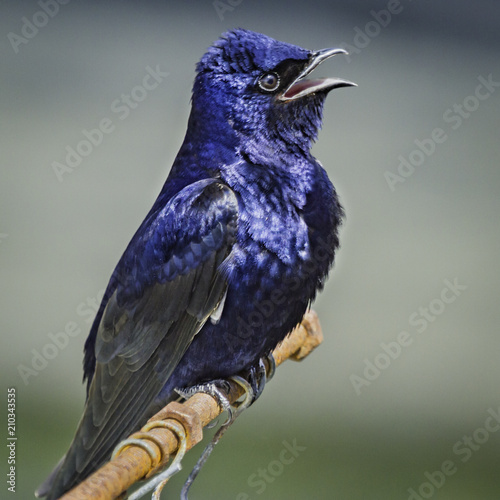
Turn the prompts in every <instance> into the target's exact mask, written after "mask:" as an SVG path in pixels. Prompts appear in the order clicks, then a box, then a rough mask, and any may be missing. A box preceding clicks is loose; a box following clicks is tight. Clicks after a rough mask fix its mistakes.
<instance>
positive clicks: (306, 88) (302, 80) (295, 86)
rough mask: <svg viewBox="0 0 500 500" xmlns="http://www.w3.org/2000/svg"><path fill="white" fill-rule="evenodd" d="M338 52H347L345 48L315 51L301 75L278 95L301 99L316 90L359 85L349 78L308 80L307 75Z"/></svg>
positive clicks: (283, 97) (284, 99) (282, 99)
mask: <svg viewBox="0 0 500 500" xmlns="http://www.w3.org/2000/svg"><path fill="white" fill-rule="evenodd" d="M337 54H347V52H346V51H345V50H344V49H323V50H318V51H317V52H313V53H312V54H311V57H310V59H309V63H308V64H307V66H306V67H305V68H304V69H303V70H302V72H301V73H300V74H299V76H298V77H297V78H296V79H295V80H294V81H293V82H292V83H291V84H290V85H289V86H288V87H287V89H286V90H285V91H284V92H283V93H282V94H281V95H280V96H279V97H278V99H279V100H280V101H292V100H295V99H300V98H301V97H304V96H306V95H309V94H314V93H315V92H328V91H330V90H332V89H337V88H340V87H357V85H356V84H355V83H353V82H350V81H349V80H342V79H340V78H319V79H316V80H307V79H306V77H307V76H308V75H309V74H310V73H311V72H312V71H313V70H314V69H315V68H316V67H318V66H319V65H320V64H321V63H322V62H323V61H326V60H327V59H329V58H330V57H333V56H335V55H337Z"/></svg>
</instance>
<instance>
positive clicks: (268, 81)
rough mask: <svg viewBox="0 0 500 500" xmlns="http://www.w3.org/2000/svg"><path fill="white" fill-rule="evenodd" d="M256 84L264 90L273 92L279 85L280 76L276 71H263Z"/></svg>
mask: <svg viewBox="0 0 500 500" xmlns="http://www.w3.org/2000/svg"><path fill="white" fill-rule="evenodd" d="M258 84H259V87H260V88H261V89H262V90H264V91H265V92H274V91H275V90H276V89H277V88H278V87H279V86H280V77H279V76H278V75H277V74H276V73H264V74H263V75H262V76H261V77H260V78H259V81H258Z"/></svg>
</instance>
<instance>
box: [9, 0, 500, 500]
mask: <svg viewBox="0 0 500 500" xmlns="http://www.w3.org/2000/svg"><path fill="white" fill-rule="evenodd" d="M225 3H226V5H229V3H228V2H227V1H226V2H225ZM232 3H233V4H237V5H235V6H234V7H232V10H229V9H228V10H226V11H225V12H224V13H223V19H220V17H219V16H218V14H217V11H216V9H215V7H214V4H213V2H211V1H209V0H207V1H204V2H196V3H195V2H180V1H178V2H161V3H160V2H158V3H153V2H151V3H148V2H141V3H139V2H136V3H133V2H106V3H101V4H98V3H97V2H96V3H95V4H94V3H92V2H86V3H83V4H82V3H81V2H80V3H78V2H70V3H69V4H67V5H61V6H60V9H59V12H58V13H57V14H56V15H55V16H54V17H53V18H52V19H50V20H49V22H48V23H47V24H46V26H44V27H41V28H40V29H39V32H38V33H37V34H36V35H35V36H33V37H32V38H31V39H29V40H28V43H26V44H22V45H20V46H19V47H18V52H17V53H16V52H15V51H14V49H13V47H12V45H11V43H10V41H9V39H8V34H9V33H16V34H18V35H20V34H21V27H22V25H23V20H22V18H23V16H25V17H26V18H28V19H29V20H32V19H33V16H34V15H35V14H36V13H37V12H38V11H40V5H39V4H37V3H36V2H14V1H13V0H11V1H4V2H2V3H1V4H0V9H1V16H0V35H1V36H0V51H1V58H0V75H1V76H0V96H1V97H0V117H1V121H0V126H1V133H0V141H1V159H0V162H1V182H0V214H1V216H0V217H1V218H0V233H1V234H0V282H1V285H2V286H1V288H0V294H1V302H0V303H1V314H0V327H1V333H2V339H3V342H2V344H3V347H2V362H1V364H0V373H1V375H2V387H3V388H2V401H6V388H7V387H15V388H16V389H17V419H18V421H17V424H18V426H17V436H18V441H17V459H18V461H17V497H19V498H30V495H31V492H32V491H33V490H34V488H35V486H36V485H37V484H38V483H39V482H40V481H41V480H42V479H43V478H44V477H45V476H46V474H47V473H48V472H49V470H50V469H51V466H52V464H54V463H55V462H56V461H57V460H58V459H59V457H60V456H61V455H62V453H63V452H64V451H65V450H66V448H67V446H68V444H69V441H70V439H71V437H72V434H73V431H74V428H75V426H76V423H77V421H78V418H79V415H80V412H81V409H82V405H83V400H84V388H83V386H82V385H81V374H82V370H81V360H82V349H83V343H84V340H85V336H86V334H87V331H88V329H89V321H90V315H91V313H89V312H88V310H89V308H88V306H87V305H85V303H86V302H87V301H89V303H92V299H94V298H95V297H96V296H98V295H99V293H100V291H101V290H102V289H103V288H104V287H105V285H106V283H107V280H108V278H109V275H110V273H111V271H112V269H113V267H114V265H115V264H116V262H117V260H118V258H119V256H120V255H121V252H122V251H123V249H124V248H125V246H126V244H127V243H128V241H129V239H130V237H131V236H132V234H133V233H134V231H135V229H136V228H137V227H138V225H139V223H140V222H141V221H142V219H143V217H144V215H145V214H146V212H147V211H148V209H149V208H150V206H151V204H152V202H153V201H154V199H155V197H156V195H157V193H158V191H159V190H160V188H161V185H162V183H163V181H164V179H165V177H166V175H167V172H168V169H169V166H170V165H171V163H172V161H173V158H174V156H175V154H176V152H177V149H178V148H179V146H180V143H181V141H182V138H183V135H184V132H185V124H186V120H187V116H188V112H189V98H190V89H191V84H192V80H193V77H194V65H195V63H196V62H197V60H198V59H199V58H200V57H201V55H202V54H203V52H204V51H205V49H206V48H207V47H208V46H209V45H210V43H211V42H212V41H213V40H215V39H216V38H217V37H218V36H219V34H220V33H221V32H223V31H225V30H226V29H230V28H234V27H237V26H241V27H245V28H248V29H252V30H255V31H260V32H263V33H266V34H268V35H270V36H273V37H275V38H277V39H281V40H284V41H288V42H291V43H295V44H297V45H301V46H304V47H308V48H313V49H319V48H323V47H332V46H339V45H342V44H344V45H345V44H347V45H350V46H351V47H354V49H355V50H354V51H352V49H351V52H352V53H351V57H350V58H345V57H342V56H337V57H336V58H335V59H334V60H331V61H328V62H327V63H325V64H324V65H323V66H322V67H321V69H319V70H317V73H316V74H317V75H318V76H339V77H344V78H348V79H350V80H353V81H355V82H357V83H358V85H359V87H358V88H357V89H341V90H338V91H334V92H332V93H331V94H330V96H329V98H328V101H327V104H326V107H325V117H324V126H323V130H322V132H321V134H320V137H319V141H318V143H317V144H316V145H315V146H314V151H315V155H316V156H317V157H318V158H319V159H320V160H321V161H322V163H323V164H324V165H325V168H326V169H327V170H328V172H329V175H330V177H331V178H332V180H333V182H334V183H335V185H336V187H337V189H338V191H339V193H340V195H341V198H342V201H343V203H344V205H345V209H346V212H347V220H346V223H345V225H344V228H343V229H342V234H341V237H342V248H341V251H340V253H339V256H338V261H337V265H336V267H335V269H334V270H333V272H332V274H331V278H330V280H329V282H328V283H327V286H326V289H325V291H324V293H323V294H321V296H320V297H319V299H318V300H317V301H316V304H315V309H316V310H317V311H318V313H319V315H320V318H321V321H322V325H323V329H324V333H325V342H324V344H323V345H322V346H321V347H320V348H319V349H318V350H317V351H316V352H314V354H313V355H311V357H310V358H309V359H307V360H306V361H304V362H303V363H302V364H294V363H288V364H287V365H286V366H283V367H282V368H280V369H279V371H278V373H277V375H276V377H275V379H274V380H273V381H272V383H270V384H269V385H268V387H267V388H266V391H265V393H264V395H263V396H262V398H261V400H259V402H258V403H257V404H256V405H255V406H254V407H253V408H252V409H251V410H250V411H248V413H247V414H245V415H244V416H243V417H241V420H240V421H239V422H238V423H237V424H236V425H235V426H234V428H233V429H232V430H231V431H230V432H229V433H228V434H226V436H225V438H224V440H223V442H222V443H221V444H220V445H219V446H218V449H217V450H216V453H215V454H214V456H213V457H212V458H211V460H210V461H209V463H208V464H207V466H206V468H205V469H204V470H203V472H202V474H201V475H200V477H199V479H198V481H197V482H196V483H195V485H194V487H193V488H192V493H191V497H190V498H192V499H193V500H196V499H201V498H204V499H209V498H213V499H226V498H227V499H236V498H240V499H242V498H261V499H265V498H268V499H288V498H318V499H326V498H334V499H385V500H386V499H406V498H408V497H409V496H410V493H409V492H408V489H409V488H414V489H415V490H416V491H418V489H419V488H420V487H421V485H422V484H423V483H424V482H426V481H428V479H427V478H426V476H425V473H426V472H428V473H432V472H433V471H435V470H438V469H440V468H441V467H442V465H443V463H444V462H446V461H447V460H451V461H453V463H454V464H455V467H456V469H454V470H455V471H456V472H455V473H454V474H453V475H451V476H448V477H446V480H445V482H444V484H443V485H442V486H440V487H439V488H436V487H431V488H429V487H427V489H426V487H425V486H424V487H423V490H422V493H423V494H427V495H428V496H427V498H430V497H432V498H435V499H454V500H461V499H480V500H488V499H498V498H499V495H500V474H499V473H498V466H499V449H500V432H491V433H489V434H488V433H486V434H485V433H484V432H483V431H482V430H481V428H484V425H485V422H486V421H487V418H488V415H489V414H488V410H494V411H496V412H498V411H499V406H500V394H499V390H498V387H499V384H498V380H499V375H500V364H499V362H498V355H499V348H500V340H499V336H498V324H499V319H500V318H499V316H500V312H499V307H498V284H497V283H498V276H497V274H498V261H497V260H498V255H499V243H500V231H499V228H498V214H499V210H500V201H499V196H498V190H499V187H500V169H499V162H498V157H499V156H498V153H499V152H500V145H499V139H500V138H499V128H500V127H499V125H500V123H499V122H500V119H499V99H500V89H496V91H495V92H493V93H492V94H491V95H490V96H489V97H488V98H486V99H484V100H483V101H480V102H479V107H478V108H477V109H476V110H474V111H472V112H471V113H470V116H469V117H468V118H466V119H465V118H464V119H463V120H462V123H460V126H457V124H458V121H457V120H456V119H455V120H454V121H450V117H451V116H456V112H455V111H453V106H454V105H461V104H462V103H463V102H464V100H466V99H468V100H467V101H466V103H467V104H468V105H474V100H473V99H470V96H472V95H474V92H475V89H476V87H477V85H478V84H479V81H478V77H480V76H483V77H484V78H488V76H489V75H490V74H491V75H492V79H493V80H494V81H496V82H499V81H500V67H499V47H500V35H499V30H498V25H499V20H500V7H499V6H498V2H495V1H493V0H491V1H484V0H483V1H481V2H464V1H463V2H453V3H451V2H448V3H445V2H433V1H419V2H416V1H414V2H412V1H410V0H406V1H401V2H400V3H399V7H397V8H398V10H399V12H398V13H397V14H393V15H392V19H391V20H390V22H388V23H387V26H385V27H381V26H380V24H378V25H377V24H374V17H373V14H371V13H370V11H371V10H372V9H373V10H375V11H380V10H381V9H386V8H387V6H388V5H391V6H396V5H397V2H396V3H394V2H393V3H389V4H388V2H382V1H377V2H369V3H368V2H361V1H358V2H336V1H333V2H326V1H325V2H321V1H316V0H310V1H308V2H284V1H250V0H243V1H241V2H240V3H239V4H238V2H237V1H234V0H233V2H232ZM369 22H371V24H370V25H368V26H367V23H369ZM360 32H361V33H365V34H366V33H367V32H368V33H369V35H368V38H365V39H364V40H363V39H362V38H361V35H359V33H360ZM362 45H363V47H361V46H362ZM156 65H159V67H160V69H161V70H162V71H166V72H168V73H169V75H168V76H167V77H165V79H164V80H163V82H161V83H160V84H159V86H158V87H157V88H156V89H155V90H152V91H150V92H149V93H148V94H147V96H146V98H145V99H144V100H143V101H142V102H140V103H139V104H138V105H137V107H136V108H135V109H132V110H130V114H129V116H127V117H126V118H125V119H123V120H121V119H120V117H119V115H118V114H117V113H115V112H113V110H112V108H111V105H112V103H113V101H115V100H116V99H119V98H120V95H121V94H122V93H126V94H130V92H131V90H132V89H133V88H134V87H135V86H136V85H138V84H140V83H141V81H142V79H143V77H144V76H145V74H146V67H147V66H151V67H153V68H154V67H156ZM448 109H451V110H452V111H451V112H450V111H448V114H445V113H446V112H447V110H448ZM446 117H448V121H447V119H446ZM103 118H108V119H109V120H111V121H112V123H113V125H114V126H115V129H114V131H113V132H112V133H110V134H108V135H106V136H105V137H104V139H103V141H102V144H100V145H99V146H97V147H95V148H94V150H93V151H92V153H91V154H90V155H88V156H87V157H86V158H84V160H83V161H82V163H81V164H80V165H79V166H78V167H76V168H75V169H74V171H72V172H71V173H67V174H64V175H63V178H62V182H59V180H58V179H57V177H56V175H55V173H54V171H53V168H52V164H53V162H64V159H65V156H66V152H65V148H66V147H67V146H71V147H73V148H75V147H76V145H77V144H78V143H79V142H80V141H81V140H82V139H84V135H83V133H82V130H83V129H87V130H90V129H92V128H95V127H96V126H98V123H99V121H100V120H101V119H103ZM452 126H455V127H456V128H455V129H454V128H452ZM436 128H441V129H443V130H444V132H445V133H446V137H447V139H446V141H444V142H443V143H442V144H437V145H436V146H435V151H434V152H433V153H432V154H431V155H429V156H426V157H425V161H424V162H423V164H422V165H420V166H418V167H416V168H415V170H414V172H413V173H412V175H410V176H409V177H407V178H405V180H404V182H403V183H399V184H397V185H396V186H395V189H394V190H393V191H392V190H391V189H390V188H389V185H388V183H387V181H386V179H385V177H384V173H385V172H387V171H390V172H393V173H397V168H398V164H399V160H398V157H399V156H400V155H402V156H403V157H405V158H408V157H409V156H410V154H411V153H412V152H413V151H414V150H415V149H417V146H416V144H415V140H423V139H426V138H429V137H430V136H431V134H432V131H433V130H434V129H436ZM413 155H414V157H415V158H416V156H415V153H413ZM446 279H448V280H450V281H452V282H453V280H455V279H456V280H457V282H458V283H459V284H460V285H463V286H466V289H465V290H463V291H461V293H460V295H459V296H457V297H456V300H455V301H454V302H452V303H450V304H444V303H443V302H440V300H441V299H440V297H441V291H442V290H443V288H444V287H445V286H446V285H445V280H446ZM449 296H451V295H447V297H449ZM82 303H83V306H82V305H81V304H82ZM429 305H431V307H432V308H433V310H434V311H438V312H439V314H435V317H434V319H433V321H432V322H431V321H427V320H426V323H423V322H420V323H418V324H417V325H415V322H413V324H410V323H409V318H410V316H411V315H412V314H413V315H415V314H416V316H413V317H414V319H420V320H421V319H422V316H421V312H419V310H420V308H421V307H429ZM68 322H74V323H76V325H77V328H78V329H79V330H80V334H79V335H77V336H75V337H72V338H69V341H68V344H67V346H66V347H65V348H64V349H62V350H60V351H59V352H56V353H55V354H54V356H53V358H52V359H50V360H48V361H47V366H45V367H43V369H41V370H39V371H37V372H36V373H37V375H36V376H35V375H30V376H26V375H25V380H24V381H23V378H22V377H21V375H20V373H19V369H20V367H21V366H25V367H28V368H32V364H31V363H32V358H33V352H32V350H35V351H37V352H42V351H43V349H44V348H47V347H46V346H47V345H48V344H50V343H51V340H50V337H49V334H56V333H57V332H61V331H63V330H64V328H65V327H66V325H67V324H68ZM424 326H425V328H424ZM417 327H418V329H420V330H423V331H422V332H421V333H419V332H418V331H417ZM402 331H406V332H408V334H409V335H410V338H411V339H412V343H411V345H409V346H407V347H404V348H402V352H401V354H400V355H399V357H397V359H394V360H391V362H390V365H389V366H388V367H387V368H386V369H384V370H382V371H381V372H380V374H379V375H378V376H377V378H375V379H374V380H372V381H371V382H370V384H369V385H366V386H363V387H361V389H360V390H359V391H358V392H360V394H357V392H356V390H355V388H354V386H353V383H352V376H353V375H357V376H360V377H363V370H364V369H365V366H366V361H365V360H368V361H371V362H373V361H374V360H375V358H376V357H377V356H378V355H379V354H380V353H383V350H382V347H381V343H389V342H392V341H394V340H396V339H397V337H398V335H399V334H400V332H402ZM46 352H47V351H46ZM50 354H53V352H50ZM377 359H378V360H379V362H380V361H381V360H382V362H383V356H382V357H380V356H379V358H377ZM25 382H26V383H25ZM1 406H2V412H5V407H6V402H4V403H2V405H1ZM4 414H5V413H2V415H4ZM2 421H3V422H5V420H4V419H3V420H2ZM5 427H6V426H5V425H4V428H5ZM474 433H475V434H474ZM464 436H475V437H477V439H478V440H479V441H481V444H479V445H474V443H473V445H474V451H471V452H470V456H469V455H467V456H466V455H465V454H457V453H455V451H457V450H464V449H465V445H464V444H463V443H462V444H458V445H457V443H458V442H459V441H461V440H463V438H464ZM473 439H475V438H474V437H473ZM293 440H296V443H297V444H298V445H299V446H302V447H305V449H302V451H300V453H299V454H298V456H297V457H296V459H295V460H294V461H293V463H291V464H286V465H283V466H282V467H281V466H280V465H279V464H278V463H277V462H276V461H279V459H280V453H281V451H282V449H283V447H284V445H283V441H287V442H288V443H293ZM457 446H458V448H457ZM454 450H455V451H454ZM200 452H201V449H197V450H195V451H193V452H192V455H193V456H192V457H191V456H190V457H189V458H188V460H187V461H186V464H185V468H184V471H183V473H181V474H180V476H181V477H179V478H176V479H175V480H174V481H173V482H172V484H170V485H169V486H168V487H167V492H166V493H165V498H177V497H178V495H179V490H180V484H181V483H182V480H183V479H184V478H185V477H186V474H187V471H188V470H189V469H190V464H192V461H193V460H194V459H195V458H196V456H197V455H198V454H199V453H200ZM464 453H465V452H464ZM466 457H468V458H469V459H468V460H467V461H466V462H462V460H461V459H463V458H466ZM190 460H191V461H190ZM2 463H3V464H5V463H6V460H3V462H2ZM268 468H269V469H268ZM259 469H264V470H269V474H271V472H273V473H274V474H275V475H274V476H273V475H269V476H268V477H269V478H270V480H269V481H268V482H265V483H264V484H265V489H264V488H263V487H262V488H258V487H256V486H255V485H253V486H252V479H251V478H252V474H258V471H259ZM2 470H3V469H2ZM3 477H4V478H5V476H3ZM436 477H437V476H436ZM249 479H250V484H249V482H248V481H249ZM271 480H272V481H271ZM2 484H3V485H2V486H1V493H0V497H1V498H7V494H8V492H7V490H6V484H5V483H2ZM262 489H264V491H261V490H262ZM433 489H434V491H432V490H433ZM4 492H5V493H4ZM239 493H246V494H247V495H248V497H245V495H241V496H240V497H238V494H239ZM429 495H430V496H429ZM12 496H13V495H10V496H9V498H10V497H12ZM422 498H423V497H422Z"/></svg>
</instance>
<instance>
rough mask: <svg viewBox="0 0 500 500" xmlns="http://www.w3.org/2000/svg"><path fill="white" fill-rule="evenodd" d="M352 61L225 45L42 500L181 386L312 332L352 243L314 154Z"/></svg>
mask: <svg viewBox="0 0 500 500" xmlns="http://www.w3.org/2000/svg"><path fill="white" fill-rule="evenodd" d="M339 53H345V51H343V50H342V49H324V50H318V51H311V50H306V49H303V48H300V47H297V46H295V45H290V44H288V43H283V42H279V41H276V40H274V39H272V38H270V37H268V36H265V35H262V34H259V33H254V32H252V31H248V30H243V29H237V30H233V31H229V32H227V33H225V34H223V35H222V36H221V37H220V38H219V39H218V40H217V41H216V42H215V43H214V44H213V45H212V46H211V47H210V48H209V49H208V51H207V52H206V54H205V55H204V56H203V57H202V59H201V60H200V62H199V63H198V65H197V67H196V77H195V81H194V86H193V92H192V103H191V114H190V116H189V121H188V126H187V132H186V136H185V139H184V142H183V143H182V146H181V148H180V151H179V153H178V155H177V157H176V159H175V161H174V164H173V166H172V168H171V171H170V173H169V175H168V178H167V180H166V182H165V184H164V185H163V188H162V190H161V192H160V194H159V196H158V198H157V199H156V201H155V203H154V204H153V207H152V208H151V210H150V211H149V213H148V214H147V216H146V218H145V219H144V222H143V223H142V224H141V225H140V227H139V229H138V230H137V232H136V233H135V235H134V236H133V238H132V240H131V242H130V243H129V245H128V246H127V248H126V250H125V252H124V253H123V255H122V257H121V259H120V260H119V262H118V264H117V266H116V268H115V270H114V272H113V274H112V276H111V278H110V281H109V284H108V286H107V289H106V292H105V294H104V298H103V300H102V303H101V305H100V308H99V310H98V313H97V315H96V318H95V321H94V323H93V325H92V328H91V330H90V334H89V336H88V338H87V341H86V343H85V357H84V380H86V381H87V399H86V404H85V408H84V412H83V416H82V418H81V420H80V423H79V425H78V428H77V431H76V435H75V437H74V440H73V442H72V444H71V446H70V448H69V450H68V452H67V453H66V455H65V456H64V457H63V459H62V460H61V462H60V463H59V464H58V466H57V467H56V469H55V470H54V472H53V473H52V474H51V476H50V477H49V478H48V479H47V480H46V481H45V483H44V484H43V485H42V486H41V487H40V489H39V490H38V492H37V494H38V495H39V496H47V498H48V499H49V500H53V499H55V498H59V497H60V496H61V495H62V494H64V493H65V492H67V491H68V490H70V489H71V488H73V487H74V486H75V485H77V484H78V483H80V482H81V481H82V480H84V479H85V478H86V477H88V476H89V475H90V474H91V473H92V472H94V471H95V470H96V469H98V468H99V467H100V466H101V465H102V464H103V463H105V462H106V461H107V460H108V459H109V458H110V455H111V452H112V451H113V449H114V447H115V446H116V445H117V443H119V442H120V440H122V439H123V438H125V437H126V436H128V435H129V434H131V433H132V432H134V431H136V430H138V429H139V428H140V427H141V426H142V425H143V424H144V423H145V422H146V420H147V419H148V418H149V417H150V416H151V415H152V414H153V413H154V412H155V411H156V410H158V409H159V408H161V407H162V406H164V405H165V404H166V403H168V402H169V401H171V400H173V399H176V398H177V397H178V394H177V393H176V392H175V389H176V388H188V387H191V386H193V385H196V384H200V383H206V382H209V381H212V380H215V379H222V378H225V377H228V376H231V375H235V374H237V373H239V372H242V371H245V370H249V369H251V368H252V367H255V366H256V365H257V364H258V362H259V360H260V359H261V358H262V357H264V356H266V355H268V354H269V353H270V352H271V351H272V350H273V349H274V348H275V347H276V345H277V344H278V343H279V342H280V341H282V340H283V339H284V338H285V337H286V335H287V334H288V333H289V332H290V331H291V330H292V329H293V328H294V327H295V326H296V325H297V324H298V323H300V321H301V319H302V317H303V315H304V313H305V312H306V310H307V308H308V307H309V305H310V303H311V302H312V301H313V300H314V298H315V296H316V293H317V292H318V291H319V290H321V289H322V288H323V284H324V281H325V279H326V277H327V274H328V272H329V270H330V268H331V266H332V264H333V261H334V255H335V251H336V249H337V248H338V246H339V239H338V228H339V225H340V224H341V222H342V218H343V210H342V206H341V204H340V203H339V200H338V197H337V194H336V191H335V189H334V187H333V185H332V183H331V182H330V180H329V179H328V176H327V174H326V172H325V170H324V169H323V168H322V166H321V164H320V163H319V162H318V161H317V160H316V159H315V158H314V157H313V156H312V155H311V152H310V148H311V145H312V143H313V142H314V141H315V139H316V137H317V134H318V130H319V128H320V126H321V120H322V111H323V105H324V102H325V99H326V96H327V94H328V92H329V91H330V90H332V89H335V88H339V87H347V86H352V85H354V84H353V83H351V82H349V81H347V80H342V79H339V78H317V79H315V78H308V76H309V75H310V73H311V72H312V71H313V70H314V69H315V68H316V67H317V66H318V65H319V64H320V63H322V62H323V61H324V60H326V59H328V58H330V57H332V56H334V55H336V54H339Z"/></svg>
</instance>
